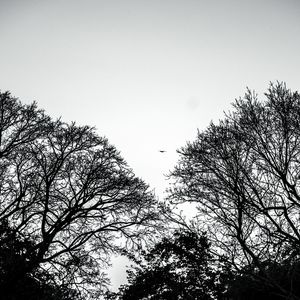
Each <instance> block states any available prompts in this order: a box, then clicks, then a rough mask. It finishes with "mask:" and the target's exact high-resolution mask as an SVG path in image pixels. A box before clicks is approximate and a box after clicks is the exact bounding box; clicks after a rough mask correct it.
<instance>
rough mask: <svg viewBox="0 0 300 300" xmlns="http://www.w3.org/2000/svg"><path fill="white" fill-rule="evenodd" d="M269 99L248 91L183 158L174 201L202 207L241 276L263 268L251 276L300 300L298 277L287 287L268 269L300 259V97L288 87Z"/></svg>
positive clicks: (276, 87) (277, 88)
mask: <svg viewBox="0 0 300 300" xmlns="http://www.w3.org/2000/svg"><path fill="white" fill-rule="evenodd" d="M265 95H266V101H264V102H259V101H258V99H257V95H256V94H255V93H254V92H251V91H250V90H248V91H247V93H246V95H245V97H244V98H243V99H239V100H236V102H235V103H234V105H233V106H234V111H233V112H231V113H229V114H227V115H226V116H225V119H224V120H221V121H220V122H219V124H217V125H215V124H213V123H211V124H210V126H209V127H208V128H207V129H206V130H204V131H203V132H198V136H197V138H196V140H195V141H194V142H192V143H188V144H187V145H186V146H185V147H184V148H182V149H181V150H180V151H179V153H180V155H181V160H180V162H179V163H178V165H177V166H176V168H175V170H174V171H173V172H172V176H173V179H174V180H175V181H176V182H175V185H174V188H173V189H172V191H171V196H170V199H171V200H172V201H174V202H177V203H183V202H195V203H197V204H198V211H199V219H200V220H201V224H203V225H204V227H205V229H206V230H207V231H208V234H209V237H210V238H211V239H212V240H213V245H214V246H217V251H219V253H226V255H228V256H229V257H230V261H231V263H232V265H233V266H235V268H236V269H237V270H241V269H243V270H245V267H247V266H252V267H254V268H257V270H258V271H255V272H252V273H251V276H255V275H257V274H259V278H260V279H259V280H260V282H263V281H265V282H266V283H267V284H268V285H270V286H272V287H273V288H274V289H276V290H277V291H279V292H280V294H281V297H282V298H283V299H286V297H290V298H288V299H299V297H298V296H296V295H295V285H294V281H295V282H297V280H298V279H297V276H296V275H295V276H296V277H293V276H291V277H290V284H289V285H288V286H286V285H284V284H282V283H281V282H280V280H276V276H270V274H269V272H267V269H266V268H265V262H276V263H279V264H281V263H283V262H284V261H286V259H288V258H289V257H290V255H291V254H292V252H293V253H294V254H293V255H296V256H299V251H298V250H297V249H299V246H300V233H299V225H300V222H299V212H300V193H299V190H300V181H299V178H300V177H299V176H300V143H299V141H300V95H299V94H298V92H294V93H293V92H291V91H290V90H289V89H287V88H286V86H285V84H281V83H277V84H271V85H270V88H269V90H268V93H266V94H265ZM279 292H278V293H279ZM293 297H294V298H293Z"/></svg>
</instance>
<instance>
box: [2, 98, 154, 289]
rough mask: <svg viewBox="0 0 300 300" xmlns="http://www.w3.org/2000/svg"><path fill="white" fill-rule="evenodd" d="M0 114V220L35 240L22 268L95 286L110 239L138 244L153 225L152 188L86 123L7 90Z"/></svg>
mask: <svg viewBox="0 0 300 300" xmlns="http://www.w3.org/2000/svg"><path fill="white" fill-rule="evenodd" d="M0 118H1V121H0V165H1V169H0V222H2V221H3V222H8V223H9V225H10V226H11V227H12V228H13V229H14V230H15V231H16V232H17V233H18V234H19V235H20V236H23V237H24V238H30V239H31V240H34V241H35V243H34V246H33V247H32V252H33V253H35V255H34V259H32V260H31V261H30V263H29V264H28V265H27V270H24V272H29V271H30V270H31V269H33V268H36V267H37V266H39V267H43V268H47V269H48V270H50V271H51V273H52V274H55V275H56V279H57V280H59V282H61V283H62V284H64V283H66V282H67V283H68V284H71V285H73V286H76V287H77V288H78V289H80V290H81V291H83V290H85V289H86V288H87V287H93V286H94V287H97V289H98V290H99V285H100V286H101V284H102V283H103V282H105V280H104V278H103V274H102V273H101V271H100V269H101V268H102V267H103V263H104V264H105V263H107V261H108V257H107V255H109V254H111V251H115V250H117V249H118V248H117V243H115V240H116V239H119V238H121V241H125V242H126V243H131V244H136V245H138V244H139V241H140V240H141V239H143V238H145V237H147V236H148V237H149V233H152V231H153V230H155V226H158V223H157V222H158V219H159V213H158V210H157V208H158V205H157V201H156V199H155V197H154V195H153V194H152V192H151V191H149V188H148V186H147V185H146V184H145V183H144V182H143V181H142V180H140V179H139V178H137V177H135V176H134V174H133V172H132V170H131V169H130V168H129V167H128V166H127V164H126V163H125V161H124V160H123V159H122V158H121V157H120V155H119V153H118V151H117V150H116V149H115V147H113V146H111V145H110V144H109V143H108V141H107V139H106V138H103V137H99V136H98V135H97V134H96V133H95V130H94V129H93V128H91V127H88V126H76V125H75V123H71V124H67V123H64V122H62V121H61V120H56V121H53V120H51V119H50V118H49V117H48V116H46V115H45V114H44V112H43V111H41V110H38V109H37V107H36V104H35V103H34V104H31V105H24V104H22V103H20V102H19V101H18V100H17V99H15V98H13V97H11V96H10V94H9V93H2V94H0ZM122 237H123V238H122ZM119 240H120V239H119ZM19 276H21V274H19Z"/></svg>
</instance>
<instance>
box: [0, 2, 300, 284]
mask: <svg viewBox="0 0 300 300" xmlns="http://www.w3.org/2000/svg"><path fill="white" fill-rule="evenodd" d="M299 53H300V1H299V0H285V1H282V0H251V1H250V0H249V1H243V0H226V1H224V0H214V1H213V0H211V1H204V0H181V1H179V0H147V1H146V0H135V1H133V0H105V1H104V0H81V1H80V0H61V1H59V0H0V89H1V90H2V91H5V90H9V91H11V93H12V94H13V95H14V96H17V97H19V98H20V100H23V101H26V102H31V101H33V100H36V101H37V102H38V105H39V106H40V107H41V108H44V109H45V110H46V112H47V113H48V114H50V115H51V116H53V117H59V116H62V118H63V119H64V120H67V121H70V120H75V121H77V122H78V123H79V124H88V125H92V126H96V127H97V129H98V133H99V134H100V135H105V136H107V137H108V139H109V140H110V142H111V143H112V144H114V145H115V146H116V147H117V148H118V149H119V150H120V151H121V154H122V156H123V157H124V158H125V159H126V160H127V162H128V164H129V165H130V166H131V167H132V168H133V169H134V171H135V173H136V175H138V176H140V177H142V178H143V179H144V180H145V181H146V182H148V183H149V184H150V186H151V187H152V188H155V189H156V192H157V194H158V195H159V196H161V197H162V196H163V191H164V189H165V188H166V187H167V183H166V180H165V178H164V176H163V174H165V173H168V170H170V169H172V167H173V166H174V164H175V163H176V161H177V159H178V156H177V154H176V149H177V148H179V147H181V146H183V145H184V144H185V142H186V141H187V140H192V139H194V138H195V136H196V131H197V128H199V129H200V130H202V129H205V128H206V126H207V125H208V124H209V122H210V120H218V119H219V118H221V117H222V115H223V111H224V110H225V111H226V110H228V109H229V108H230V103H231V102H233V101H234V99H235V98H237V97H239V96H242V95H243V94H244V92H245V89H246V86H249V87H250V88H251V89H255V90H257V91H258V92H259V94H260V95H261V94H262V93H263V92H265V91H266V88H267V87H268V83H269V82H270V81H275V80H279V81H286V82H287V85H288V86H289V87H290V88H292V89H294V90H295V89H299V87H300V76H299V70H300V55H299ZM261 96H262V95H261ZM160 149H164V150H167V152H166V153H164V154H161V153H159V152H158V150H160ZM116 273H118V271H116ZM119 277H120V275H114V279H113V280H114V281H113V283H114V284H117V283H118V280H119Z"/></svg>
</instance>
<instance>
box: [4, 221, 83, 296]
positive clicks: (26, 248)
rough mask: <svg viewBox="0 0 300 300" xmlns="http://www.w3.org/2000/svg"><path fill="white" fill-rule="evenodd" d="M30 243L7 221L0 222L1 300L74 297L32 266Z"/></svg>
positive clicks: (66, 289) (70, 290) (74, 293)
mask: <svg viewBox="0 0 300 300" xmlns="http://www.w3.org/2000/svg"><path fill="white" fill-rule="evenodd" d="M32 248H34V243H33V242H32V241H29V240H27V239H22V238H21V237H19V236H18V234H17V233H16V231H14V230H13V229H11V228H9V226H8V224H7V222H3V223H2V224H1V225H0V293H1V299H3V300H22V299H30V300H76V299H78V296H79V295H78V293H77V292H76V291H75V290H72V289H70V288H68V287H64V286H58V285H57V284H56V283H55V281H53V280H52V277H51V275H50V274H48V273H47V271H46V270H42V269H38V268H35V269H32V270H31V272H30V273H29V272H27V273H25V272H24V270H27V268H28V264H30V262H31V261H32V260H33V259H34V256H35V255H36V252H33V251H32Z"/></svg>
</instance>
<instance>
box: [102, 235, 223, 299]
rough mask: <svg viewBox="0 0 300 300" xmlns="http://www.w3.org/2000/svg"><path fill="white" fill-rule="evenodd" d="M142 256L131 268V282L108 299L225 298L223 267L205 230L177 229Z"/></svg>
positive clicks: (129, 273)
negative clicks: (212, 250)
mask: <svg viewBox="0 0 300 300" xmlns="http://www.w3.org/2000/svg"><path fill="white" fill-rule="evenodd" d="M142 258H143V259H140V260H139V261H138V265H137V266H136V267H135V268H133V269H132V270H129V271H128V280H129V284H127V285H124V286H122V287H121V289H120V291H119V293H118V294H113V295H112V296H111V298H109V297H108V299H122V300H127V299H128V300H129V299H130V300H141V299H157V300H158V299H161V300H168V299H170V300H173V299H185V300H188V299H191V300H195V299H202V300H205V299H207V300H210V299H216V297H217V299H223V295H224V293H225V288H224V287H225V284H222V283H223V281H224V280H223V281H222V280H221V279H222V276H221V272H220V271H221V269H220V267H219V266H218V264H216V262H215V261H214V259H213V256H212V254H211V253H210V244H209V242H208V240H207V237H206V235H205V234H204V233H202V234H201V235H199V234H198V233H196V232H192V231H187V230H184V231H179V230H178V231H176V232H175V233H174V235H172V238H164V239H163V240H162V241H161V242H159V243H157V244H156V245H155V246H154V247H153V248H152V249H151V250H150V251H149V252H147V253H144V254H143V256H142ZM223 279H224V278H223ZM221 282H222V283H221ZM113 296H114V297H113Z"/></svg>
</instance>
